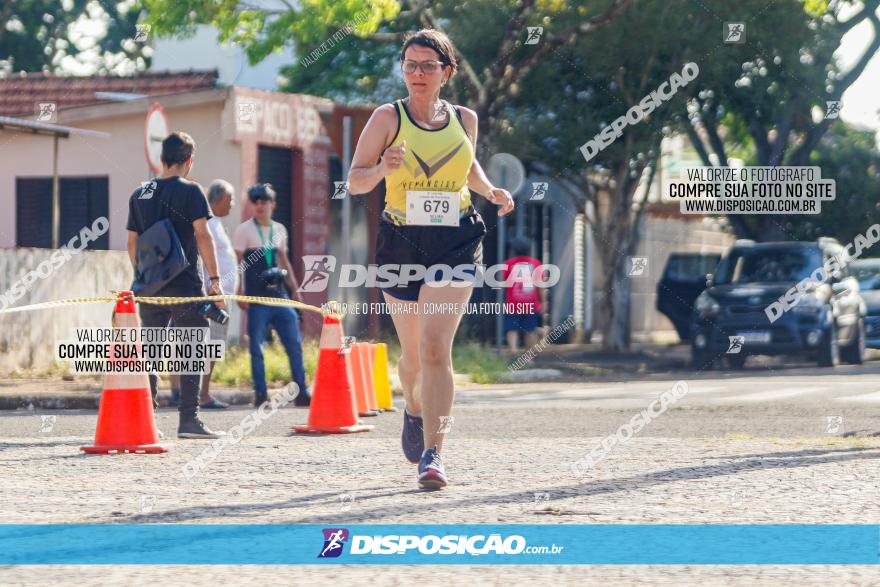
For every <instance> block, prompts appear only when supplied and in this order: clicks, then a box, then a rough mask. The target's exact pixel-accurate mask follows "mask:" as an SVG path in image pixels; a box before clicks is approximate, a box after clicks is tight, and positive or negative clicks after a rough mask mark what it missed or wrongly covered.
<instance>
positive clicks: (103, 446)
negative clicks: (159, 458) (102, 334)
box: [80, 291, 166, 454]
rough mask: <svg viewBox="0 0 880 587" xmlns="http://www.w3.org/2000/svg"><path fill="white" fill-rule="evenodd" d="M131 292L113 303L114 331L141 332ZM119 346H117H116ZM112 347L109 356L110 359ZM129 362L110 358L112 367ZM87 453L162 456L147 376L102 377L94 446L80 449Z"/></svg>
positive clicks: (120, 296) (121, 374)
mask: <svg viewBox="0 0 880 587" xmlns="http://www.w3.org/2000/svg"><path fill="white" fill-rule="evenodd" d="M132 295H133V294H132V292H130V291H123V292H119V297H118V299H117V301H116V310H115V320H114V323H113V327H114V328H126V329H130V328H136V329H138V331H140V327H141V323H140V320H139V319H138V315H137V309H136V307H135V302H134V300H133V299H132ZM117 346H118V345H117ZM113 354H114V353H113V347H111V356H113ZM131 361H132V360H131V359H109V360H108V362H110V363H112V364H117V365H118V364H121V363H126V362H129V363H130V362H131ZM80 450H81V451H83V452H87V453H89V454H110V453H162V452H166V449H165V447H163V446H160V445H159V439H158V437H157V434H156V422H155V420H154V419H153V396H152V395H151V394H150V380H149V378H148V377H147V374H146V373H126V372H120V373H115V372H113V371H112V370H111V371H110V372H108V373H106V374H105V375H104V389H103V391H102V392H101V405H100V407H99V408H98V428H97V431H96V432H95V444H94V445H93V446H82V447H80Z"/></svg>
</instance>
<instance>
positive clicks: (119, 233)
mask: <svg viewBox="0 0 880 587" xmlns="http://www.w3.org/2000/svg"><path fill="white" fill-rule="evenodd" d="M156 101H158V102H159V103H160V104H161V103H162V102H163V100H162V98H158V99H157V100H156ZM151 103H152V101H144V103H143V104H141V106H142V108H140V111H137V112H130V113H126V114H120V115H117V116H105V117H102V118H95V119H87V120H70V121H67V120H65V116H67V113H66V112H64V111H63V112H62V113H61V119H60V120H59V124H63V125H68V126H74V127H77V128H84V129H90V130H98V131H103V132H108V133H111V135H112V137H111V138H107V139H102V138H95V137H88V136H86V137H84V136H77V135H71V136H70V137H69V138H67V139H60V140H59V161H58V162H59V173H60V175H62V176H88V175H91V176H108V177H109V200H110V207H109V208H110V217H109V220H110V248H111V249H116V250H124V249H125V246H126V230H125V225H126V221H127V216H128V198H129V196H130V195H131V193H132V191H134V189H135V188H136V187H137V186H138V185H139V184H140V183H141V182H143V181H146V180H147V179H149V177H150V175H149V169H148V166H147V162H146V156H145V154H144V120H145V117H146V111H147V109H148V108H149V106H150V104H151ZM114 106H115V105H114ZM129 106H131V105H129ZM163 106H165V104H163ZM223 106H224V103H223V102H222V101H215V102H208V103H201V104H197V105H193V106H176V107H174V106H172V107H166V108H165V109H166V114H167V115H168V124H169V127H170V128H171V129H172V130H184V131H186V132H188V133H189V134H191V135H192V137H193V138H194V139H195V141H196V144H197V152H196V162H195V165H194V167H193V171H192V177H193V179H195V180H196V181H199V182H200V183H203V185H205V187H207V185H208V184H209V183H210V182H211V181H212V180H213V179H216V178H218V177H219V178H223V179H226V180H228V181H229V182H230V183H232V185H234V186H236V188H237V189H239V190H240V189H241V185H240V184H241V163H240V161H241V148H240V146H239V145H238V144H236V143H234V142H232V140H231V139H225V138H224V137H223V134H224V133H223V127H222V125H221V120H222V112H223ZM92 108H93V109H96V110H95V111H96V112H97V111H100V110H98V108H101V107H92ZM111 108H112V107H111ZM104 109H105V110H109V108H107V107H104ZM77 110H80V109H73V110H70V111H67V112H70V115H73V116H74V117H75V116H76V114H77ZM52 142H53V140H52V137H49V136H44V135H34V134H30V133H16V132H11V131H8V130H2V131H0V210H2V211H3V212H2V214H0V247H13V246H15V239H16V235H15V178H16V177H50V176H51V175H52ZM47 212H48V211H47ZM237 218H238V216H237V214H236V213H235V212H233V214H230V217H229V218H227V219H226V220H225V221H224V224H225V225H226V227H227V230H229V231H231V230H232V229H233V228H234V227H235V225H236V224H237V222H236V221H237Z"/></svg>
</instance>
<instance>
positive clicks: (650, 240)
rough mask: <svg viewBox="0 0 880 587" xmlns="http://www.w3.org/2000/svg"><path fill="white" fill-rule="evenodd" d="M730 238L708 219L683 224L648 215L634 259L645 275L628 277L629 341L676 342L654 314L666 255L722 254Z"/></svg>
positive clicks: (669, 326) (661, 318) (672, 330)
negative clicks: (641, 259)
mask: <svg viewBox="0 0 880 587" xmlns="http://www.w3.org/2000/svg"><path fill="white" fill-rule="evenodd" d="M733 241H734V237H733V235H731V234H729V233H726V232H722V231H721V228H720V226H719V224H718V222H717V221H714V220H712V219H710V218H706V219H705V220H704V219H703V218H700V219H699V220H696V221H693V220H685V219H682V218H680V217H679V218H676V217H670V216H653V215H648V216H647V217H646V219H645V226H644V233H643V238H642V241H641V243H640V244H639V246H638V252H637V254H636V255H634V256H637V257H646V258H647V259H648V267H647V270H646V271H645V273H644V274H643V275H641V276H638V277H632V280H631V289H630V325H631V332H632V338H633V340H656V341H670V342H672V341H677V340H678V336H677V335H676V333H675V328H674V327H673V326H672V323H671V322H670V321H669V319H668V318H666V316H664V315H663V314H661V313H660V312H658V311H657V282H658V281H659V280H660V278H661V277H662V275H663V269H664V268H665V267H666V261H667V260H668V259H669V255H670V253H688V252H693V253H722V254H723V253H725V252H726V251H727V249H728V248H730V246H731V245H732V244H733Z"/></svg>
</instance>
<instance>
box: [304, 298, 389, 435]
mask: <svg viewBox="0 0 880 587" xmlns="http://www.w3.org/2000/svg"><path fill="white" fill-rule="evenodd" d="M342 337H343V333H342V323H341V322H340V319H339V316H337V315H335V314H326V315H325V316H324V326H323V328H322V329H321V346H320V350H319V351H318V369H317V371H316V372H315V380H314V382H313V384H312V405H311V407H310V408H309V423H308V424H306V425H297V426H294V427H293V430H294V432H322V433H330V434H339V433H346V432H367V431H369V430H372V429H373V426H367V425H364V424H361V423H360V422H358V415H357V404H356V400H355V397H354V391H352V388H351V377H350V375H349V367H348V360H347V356H348V353H346V352H345V351H343V348H342Z"/></svg>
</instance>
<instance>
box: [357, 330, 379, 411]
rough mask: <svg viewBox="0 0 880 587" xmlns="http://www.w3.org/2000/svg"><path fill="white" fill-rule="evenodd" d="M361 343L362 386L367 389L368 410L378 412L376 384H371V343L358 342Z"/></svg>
mask: <svg viewBox="0 0 880 587" xmlns="http://www.w3.org/2000/svg"><path fill="white" fill-rule="evenodd" d="M358 344H360V345H361V367H362V368H363V372H364V387H365V388H366V390H367V403H368V404H369V405H370V410H372V411H374V412H379V411H380V410H379V405H378V402H377V401H376V386H375V385H373V345H372V344H371V343H369V342H361V343H358Z"/></svg>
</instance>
